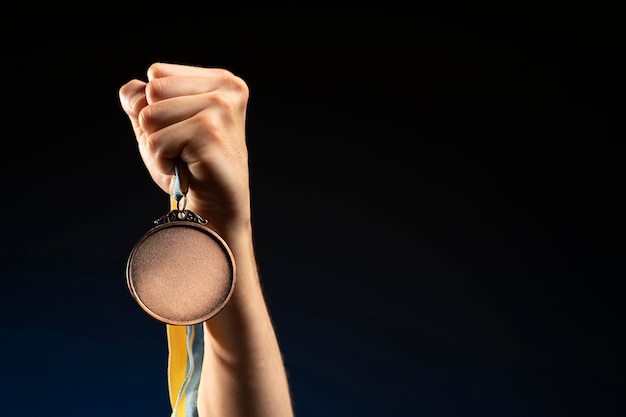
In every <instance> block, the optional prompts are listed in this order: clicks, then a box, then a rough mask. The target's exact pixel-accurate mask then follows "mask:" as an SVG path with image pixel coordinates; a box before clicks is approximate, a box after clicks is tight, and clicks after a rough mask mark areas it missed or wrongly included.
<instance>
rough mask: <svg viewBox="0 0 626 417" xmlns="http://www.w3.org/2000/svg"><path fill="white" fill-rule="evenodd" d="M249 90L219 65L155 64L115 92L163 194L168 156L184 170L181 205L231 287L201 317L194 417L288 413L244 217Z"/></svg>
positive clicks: (169, 172)
mask: <svg viewBox="0 0 626 417" xmlns="http://www.w3.org/2000/svg"><path fill="white" fill-rule="evenodd" d="M248 94H249V90H248V86H247V84H246V83H245V82H244V81H243V80H242V79H241V78H239V77H237V76H235V75H233V74H232V73H231V72H229V71H227V70H223V69H213V68H201V67H193V66H186V65H174V64H165V63H155V64H152V65H151V66H150V68H149V69H148V81H147V82H144V81H141V80H136V79H134V80H131V81H129V82H127V83H126V84H124V85H123V86H122V87H121V88H120V90H119V98H120V102H121V105H122V108H123V110H124V112H125V113H126V114H127V115H128V117H129V119H130V122H131V124H132V127H133V130H134V133H135V137H136V139H137V144H138V148H139V153H140V155H141V158H142V160H143V161H144V164H145V165H146V168H147V169H148V171H149V173H150V175H151V177H152V179H153V180H154V182H155V183H156V184H157V185H158V186H159V187H161V189H163V191H165V192H166V193H168V194H169V195H171V194H172V191H173V186H174V161H175V159H177V158H179V159H180V160H182V161H183V162H184V163H185V164H186V165H187V168H188V172H189V175H188V186H189V189H188V193H187V208H188V209H190V210H192V211H194V212H196V213H197V214H199V215H200V216H202V217H204V218H205V219H207V220H208V221H209V223H208V225H209V226H210V227H211V228H212V229H213V230H215V231H216V232H217V233H218V234H219V235H220V236H221V237H222V238H223V239H224V240H225V241H226V242H227V244H228V245H229V247H230V249H231V250H232V252H233V255H234V257H235V263H236V265H237V277H236V279H237V285H236V286H235V290H234V292H233V294H232V296H231V299H230V301H229V303H228V304H227V305H226V307H224V309H223V310H222V311H221V312H220V313H219V314H218V315H217V316H215V317H213V318H212V319H210V320H209V321H207V322H205V323H204V325H205V332H204V333H205V352H204V362H203V369H202V376H201V381H200V392H199V396H198V412H199V415H200V416H201V417H224V416H228V417H292V416H293V409H292V403H291V397H290V392H289V386H288V382H287V375H286V371H285V368H284V364H283V359H282V356H281V352H280V349H279V345H278V342H277V339H276V334H275V332H274V327H273V325H272V322H271V318H270V315H269V312H268V310H267V305H266V303H265V299H264V296H263V292H262V288H261V284H260V281H259V274H258V270H257V263H256V259H255V252H254V247H253V232H252V224H251V213H250V189H249V171H248V151H247V146H246V135H245V131H246V129H245V123H246V109H247V103H248Z"/></svg>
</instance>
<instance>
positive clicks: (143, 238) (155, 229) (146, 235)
mask: <svg viewBox="0 0 626 417" xmlns="http://www.w3.org/2000/svg"><path fill="white" fill-rule="evenodd" d="M169 227H187V228H189V227H190V228H193V229H196V230H200V231H202V232H203V233H205V234H207V235H208V236H209V237H210V238H212V239H213V240H215V241H216V242H217V243H218V244H219V246H220V247H221V248H222V250H223V252H224V253H225V255H226V258H227V260H228V262H229V263H230V270H231V277H230V278H231V279H230V288H229V290H228V293H227V294H226V297H225V298H224V300H223V301H222V302H221V303H220V304H218V305H217V306H216V307H215V308H213V309H212V310H211V312H209V313H208V314H205V315H204V316H202V317H199V318H196V319H191V320H173V319H171V318H166V317H163V316H162V315H160V314H158V313H156V312H154V311H152V310H151V309H150V308H149V307H148V306H147V305H146V304H145V303H144V302H143V301H142V300H141V297H139V295H138V294H137V291H136V288H135V286H134V284H133V279H132V273H131V266H132V264H133V259H134V257H135V255H136V253H137V251H138V250H139V248H140V247H141V245H142V244H143V243H144V242H145V241H146V240H147V239H148V238H149V237H150V236H152V235H154V234H155V233H157V232H159V231H161V230H163V229H165V228H169ZM236 277H237V273H236V265H235V258H234V256H233V253H232V251H231V249H230V247H229V246H228V244H227V243H226V241H225V240H224V239H223V238H222V237H221V236H220V235H219V234H217V233H216V232H215V231H213V230H212V229H210V228H209V227H206V226H203V225H202V224H199V223H195V222H190V221H184V220H180V221H172V222H167V223H161V224H158V225H157V226H155V227H153V228H152V229H150V230H148V231H147V232H146V233H144V235H143V236H141V238H139V240H138V241H137V243H135V245H134V246H133V248H132V250H131V252H130V254H129V256H128V260H127V261H126V284H127V286H128V289H129V291H130V293H131V295H132V297H133V299H134V300H135V301H136V302H137V304H139V306H140V307H141V308H142V309H143V310H144V311H145V312H146V313H147V314H148V315H149V316H151V317H152V318H154V319H156V320H158V321H160V322H163V323H166V324H169V325H173V326H186V325H194V324H199V323H202V322H205V321H207V320H209V319H211V318H213V317H215V316H216V315H217V314H218V313H219V312H221V311H222V310H223V308H224V307H225V306H226V304H228V302H229V301H230V299H231V297H232V295H233V292H234V289H235V282H236V279H237V278H236Z"/></svg>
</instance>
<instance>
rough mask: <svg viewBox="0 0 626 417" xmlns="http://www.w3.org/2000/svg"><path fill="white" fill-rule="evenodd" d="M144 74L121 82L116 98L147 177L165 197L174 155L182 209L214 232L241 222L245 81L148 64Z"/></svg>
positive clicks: (245, 192) (246, 205)
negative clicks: (182, 188)
mask: <svg viewBox="0 0 626 417" xmlns="http://www.w3.org/2000/svg"><path fill="white" fill-rule="evenodd" d="M147 75H148V81H147V82H144V81H141V80H136V79H134V80H131V81H129V82H128V83H126V84H124V85H123V86H122V87H121V88H120V90H119V97H120V102H121V104H122V108H123V110H124V111H125V113H126V114H127V115H128V117H129V118H130V121H131V123H132V126H133V130H134V132H135V136H136V139H137V143H138V147H139V153H140V155H141V158H142V159H143V162H144V164H145V166H146V168H147V169H148V171H149V173H150V175H151V177H152V179H153V180H154V182H155V183H156V184H157V185H158V186H159V187H160V188H161V189H163V191H165V192H166V193H168V194H170V195H172V193H173V189H174V165H175V162H176V161H177V160H179V161H180V162H179V164H181V168H183V169H185V166H186V169H187V170H188V187H189V188H188V193H187V205H186V207H187V208H188V209H190V210H192V211H194V212H196V213H197V214H199V215H200V216H202V217H204V218H206V219H207V220H209V225H211V227H212V228H214V229H217V230H218V232H219V229H228V228H232V227H241V226H247V225H248V223H249V222H250V191H249V173H248V151H247V146H246V137H245V122H246V109H247V103H248V95H249V90H248V86H247V85H246V83H245V82H244V81H243V80H242V79H241V78H239V77H237V76H235V75H233V74H232V73H231V72H229V71H227V70H224V69H213V68H201V67H193V66H185V65H175V64H165V63H155V64H153V65H151V66H150V68H149V69H148V72H147Z"/></svg>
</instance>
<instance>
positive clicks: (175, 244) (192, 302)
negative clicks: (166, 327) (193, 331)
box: [126, 222, 235, 325]
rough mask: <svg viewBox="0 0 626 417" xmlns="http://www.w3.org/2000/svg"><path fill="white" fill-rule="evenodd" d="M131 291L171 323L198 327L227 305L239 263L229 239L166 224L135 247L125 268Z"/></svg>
mask: <svg viewBox="0 0 626 417" xmlns="http://www.w3.org/2000/svg"><path fill="white" fill-rule="evenodd" d="M126 278H127V282H128V288H129V290H130V292H131V294H132V296H133V298H134V299H135V300H136V301H137V303H138V304H139V305H140V306H141V308H143V310H144V311H145V312H146V313H148V314H149V315H150V316H152V317H154V318H155V319H157V320H159V321H162V322H164V323H167V324H172V325H189V324H197V323H201V322H203V321H206V320H208V319H210V318H211V317H213V316H215V315H216V314H217V313H218V312H219V311H221V309H222V308H223V307H224V306H225V305H226V303H228V301H229V299H230V297H231V295H232V292H233V289H234V285H235V263H234V259H233V255H232V253H231V251H230V249H229V248H228V245H227V244H226V243H225V242H224V240H223V239H222V238H221V237H220V236H219V235H218V234H217V233H215V232H213V231H212V230H211V229H209V228H207V227H205V226H202V225H199V224H196V223H191V222H171V223H165V224H161V225H159V226H156V227H154V228H153V229H151V230H150V231H148V232H147V233H146V234H145V235H144V236H142V238H141V239H140V240H139V241H138V242H137V243H136V244H135V246H134V248H133V250H132V251H131V254H130V256H129V258H128V262H127V266H126Z"/></svg>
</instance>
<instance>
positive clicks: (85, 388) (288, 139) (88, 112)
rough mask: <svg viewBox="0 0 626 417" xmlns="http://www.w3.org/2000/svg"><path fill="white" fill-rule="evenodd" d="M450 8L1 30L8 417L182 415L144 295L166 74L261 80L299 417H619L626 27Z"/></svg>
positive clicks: (1, 393) (256, 83) (549, 10)
mask: <svg viewBox="0 0 626 417" xmlns="http://www.w3.org/2000/svg"><path fill="white" fill-rule="evenodd" d="M445 6H446V7H443V6H442V7H440V8H435V7H425V6H420V5H414V6H412V7H411V8H409V7H406V8H396V7H394V6H393V5H392V4H387V5H384V6H383V5H378V6H376V7H374V6H372V7H369V8H368V7H355V8H352V9H348V8H337V7H322V6H319V7H312V6H311V7H291V8H279V7H269V6H268V7H265V8H261V7H240V8H232V9H230V10H222V9H218V8H214V7H210V6H204V7H202V8H201V9H200V10H197V9H195V8H192V7H191V6H185V7H184V10H185V11H183V12H181V11H180V10H179V9H183V7H182V5H181V7H179V8H177V5H175V4H174V5H172V4H169V5H167V7H165V6H159V7H152V8H150V9H148V8H147V7H146V10H143V11H134V10H131V9H130V8H127V9H123V8H121V9H120V10H107V9H106V8H99V7H97V6H94V7H95V8H94V9H92V10H82V9H76V10H74V14H73V15H72V16H73V17H71V18H70V17H69V15H68V14H67V11H64V10H61V9H50V10H41V9H38V10H37V12H38V13H39V18H38V19H39V20H37V19H34V18H33V16H32V14H31V13H27V12H21V11H20V12H14V14H11V13H8V12H7V13H5V19H4V20H6V21H7V22H13V23H17V25H15V26H13V27H14V28H15V29H11V30H9V29H7V28H6V27H5V28H4V29H3V33H2V35H3V53H2V58H3V63H2V79H3V88H2V90H3V94H2V101H3V104H4V106H3V111H2V121H3V123H2V126H3V129H2V136H3V150H2V156H3V157H2V161H3V163H2V164H1V165H0V170H1V172H2V180H3V182H2V184H3V191H4V201H5V203H4V205H3V209H2V216H3V219H4V222H3V227H2V240H1V244H2V252H1V256H2V258H1V261H2V262H1V263H0V273H1V281H0V282H1V284H0V285H1V287H0V289H1V292H0V296H1V304H0V313H1V317H2V318H3V329H2V342H1V344H0V346H1V348H0V349H2V350H1V351H0V353H1V354H2V358H3V360H2V368H1V369H2V386H1V389H0V400H1V401H0V402H1V403H2V404H3V412H2V414H3V415H6V416H12V415H27V416H42V415H45V416H64V417H69V416H93V417H96V416H107V417H108V416H113V415H114V416H169V412H170V408H169V403H168V399H167V391H166V388H167V387H166V359H167V351H166V340H165V332H164V326H163V325H161V324H160V323H157V322H155V321H154V320H152V319H151V318H149V317H148V316H147V315H145V314H144V313H143V312H142V311H140V309H139V307H138V306H137V305H136V304H134V301H133V300H132V299H131V297H130V294H129V293H128V290H127V288H126V283H125V276H124V267H125V262H126V258H127V256H128V254H129V251H130V250H131V248H132V246H133V245H134V243H135V242H136V240H137V239H138V238H139V237H140V236H141V235H142V234H143V233H144V232H145V231H147V229H148V228H149V227H150V226H151V224H152V221H153V220H154V219H156V218H157V217H159V216H161V215H162V214H164V212H165V211H166V210H167V209H168V208H169V201H168V197H167V196H166V195H164V194H163V193H162V192H161V191H160V190H159V189H157V187H156V186H155V185H154V184H153V183H152V182H151V180H150V178H149V176H148V174H147V172H146V171H145V169H144V167H143V165H142V163H141V160H140V158H139V155H138V153H137V150H136V143H135V140H134V137H133V136H132V131H131V129H130V125H129V122H128V120H127V119H126V116H125V115H124V114H123V112H122V110H121V108H120V105H119V102H118V96H117V90H118V88H119V87H120V86H121V85H122V84H123V83H125V82H126V81H128V80H129V79H131V78H135V77H136V78H142V79H145V71H146V69H147V68H148V66H149V65H150V64H151V63H152V62H155V61H164V62H177V63H186V64H192V65H200V66H216V67H224V68H228V69H230V70H231V71H233V72H235V73H236V74H238V75H240V76H241V77H242V78H244V79H245V80H246V81H247V82H248V84H249V86H250V89H251V97H250V103H249V113H248V141H249V147H250V157H251V161H250V163H251V183H252V184H251V185H252V193H253V200H252V204H253V221H254V224H255V230H256V245H257V250H258V258H259V266H260V271H261V274H262V280H263V285H264V288H265V291H266V294H267V301H268V305H269V308H270V311H271V313H272V315H273V318H274V322H275V325H276V331H277V333H278V337H279V340H280V343H281V346H282V349H283V353H284V358H285V362H286V366H287V370H288V373H289V378H290V382H291V389H292V392H293V398H294V403H295V410H296V415H297V416H298V417H352V416H359V417H370V416H372V417H373V416H376V417H378V416H394V417H408V416H416V417H417V416H420V417H422V416H424V417H426V416H428V417H444V416H445V417H451V416H454V417H456V416H459V417H466V416H467V417H473V416H480V417H491V416H494V417H496V416H524V417H526V416H535V417H565V416H574V415H576V416H579V415H580V416H592V415H593V416H603V417H611V416H618V415H623V412H624V405H623V394H624V386H623V383H622V381H623V371H624V360H623V356H622V352H623V347H624V337H623V324H622V323H623V320H622V319H623V313H624V309H623V305H622V293H621V292H620V291H619V290H618V285H617V284H618V283H619V282H620V281H622V280H623V279H624V277H625V274H624V262H623V261H624V243H623V233H624V220H623V206H622V205H621V202H620V199H621V194H622V193H623V185H622V184H623V178H624V165H623V162H622V160H623V155H624V142H623V135H621V134H620V135H618V134H617V133H616V132H613V131H612V129H613V128H615V127H616V126H615V125H616V123H615V122H616V121H617V120H621V117H622V116H621V114H620V115H617V112H616V107H614V104H613V101H615V100H616V101H618V102H620V101H621V97H620V96H618V95H617V93H616V86H617V83H618V81H620V82H621V80H622V78H623V74H621V73H618V71H617V69H616V66H615V65H616V61H617V60H616V58H617V57H618V56H619V55H621V54H622V50H621V47H620V48H616V45H617V42H616V40H615V38H614V36H615V34H616V32H617V30H616V26H615V25H614V20H615V16H616V15H615V12H614V11H612V10H605V9H603V8H602V7H600V6H599V5H598V6H597V7H594V8H593V9H589V8H583V6H579V8H575V6H572V5H567V6H565V5H560V4H552V3H543V4H532V3H525V4H522V5H518V6H506V7H505V6H501V5H500V6H497V5H488V6H487V5H485V6H478V5H475V6H471V7H470V6H463V7H461V6H453V5H451V4H446V5H445ZM617 117H620V119H617ZM619 127H621V126H619Z"/></svg>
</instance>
